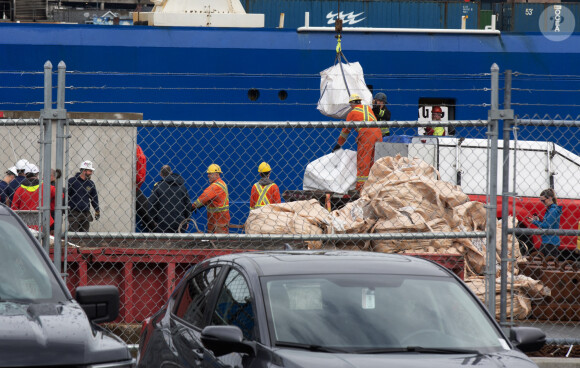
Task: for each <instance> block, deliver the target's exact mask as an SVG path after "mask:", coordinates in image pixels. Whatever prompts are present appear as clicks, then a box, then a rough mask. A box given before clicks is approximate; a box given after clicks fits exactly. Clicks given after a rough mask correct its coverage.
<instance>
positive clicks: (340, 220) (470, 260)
mask: <svg viewBox="0 0 580 368" xmlns="http://www.w3.org/2000/svg"><path fill="white" fill-rule="evenodd" d="M486 222H487V221H486V210H485V208H484V204H483V203H480V202H475V201H471V200H470V199H469V197H468V196H467V195H466V194H465V193H463V191H462V190H461V188H460V187H458V186H456V185H453V184H450V183H448V182H444V181H442V180H440V177H439V173H438V172H437V170H436V169H435V168H433V167H432V166H430V165H428V164H427V163H425V162H424V161H422V160H419V159H412V158H407V157H401V156H396V157H383V158H381V159H379V160H377V161H376V162H375V163H374V165H373V167H372V169H371V172H370V174H369V178H368V181H367V182H366V184H365V186H364V188H363V190H362V192H361V195H360V198H359V199H358V200H356V201H353V202H350V203H348V204H347V205H346V206H344V207H343V208H341V209H338V210H335V211H332V212H330V213H329V212H328V211H327V210H325V209H324V208H323V207H322V206H321V205H320V203H319V202H318V201H317V200H315V199H312V200H309V201H297V202H289V203H282V204H272V205H268V206H265V207H262V208H259V209H255V210H253V211H251V213H250V215H249V216H248V219H247V221H246V226H245V229H246V232H247V233H249V234H325V233H326V234H364V233H427V232H470V231H483V230H485V228H486ZM508 223H510V224H511V223H512V221H511V219H510V221H508ZM496 226H497V234H498V236H496V239H497V241H496V250H497V254H496V259H495V261H496V263H497V267H496V269H497V272H498V274H497V276H498V277H499V272H500V267H499V264H500V254H501V236H499V234H501V222H500V221H497V225H496ZM512 244H513V246H512ZM308 246H309V248H311V249H316V248H328V247H332V248H339V249H357V250H366V251H374V252H385V253H403V254H425V253H427V254H433V253H436V254H455V255H457V254H459V255H462V256H463V257H464V259H465V267H466V269H465V281H466V283H467V285H468V286H469V287H470V288H471V289H472V290H473V291H474V292H475V293H476V294H477V295H478V296H479V297H480V298H482V299H483V297H484V294H485V280H484V278H483V277H482V276H483V274H484V271H485V266H486V251H487V250H486V240H485V239H482V238H474V239H470V238H456V239H451V238H448V239H416V240H374V241H370V240H367V241H363V240H359V241H357V240H354V241H348V242H340V243H338V242H333V243H332V244H323V243H322V242H317V241H312V242H309V243H308ZM508 254H509V255H510V257H511V258H512V259H515V260H516V262H515V264H513V265H512V264H508V267H509V268H508V270H509V271H508V272H511V270H512V267H513V274H514V278H515V280H516V281H515V282H514V284H513V285H512V286H511V287H513V291H514V293H513V295H514V302H513V307H514V311H513V312H514V316H515V317H516V318H526V317H527V316H528V315H529V314H530V313H531V298H538V297H540V298H541V297H546V296H549V295H550V290H549V289H548V288H547V287H545V286H543V285H542V284H541V283H540V282H539V281H537V280H533V279H531V278H529V277H526V276H524V275H520V274H519V273H520V272H519V269H518V263H520V262H523V261H524V260H523V257H522V255H521V254H520V250H519V245H518V242H517V240H516V239H512V236H511V235H510V236H509V237H508ZM496 285H497V287H496V290H497V293H499V279H498V280H497V284H496ZM498 301H499V298H498ZM496 312H497V314H498V315H499V308H498V310H497V311H496Z"/></svg>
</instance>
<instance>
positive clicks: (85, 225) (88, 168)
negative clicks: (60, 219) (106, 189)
mask: <svg viewBox="0 0 580 368" xmlns="http://www.w3.org/2000/svg"><path fill="white" fill-rule="evenodd" d="M79 168H80V171H79V172H78V173H77V174H76V175H75V176H74V177H72V178H69V179H68V206H69V213H68V222H69V226H68V230H69V231H76V232H88V231H89V228H90V224H91V222H92V221H93V216H92V215H91V205H92V206H93V208H94V210H95V217H94V219H95V220H98V219H99V218H100V217H101V211H100V209H99V195H98V193H97V187H96V185H95V183H94V182H93V181H92V180H91V176H92V175H93V171H94V170H95V168H94V167H93V163H92V162H91V161H83V162H82V163H81V164H80V166H79Z"/></svg>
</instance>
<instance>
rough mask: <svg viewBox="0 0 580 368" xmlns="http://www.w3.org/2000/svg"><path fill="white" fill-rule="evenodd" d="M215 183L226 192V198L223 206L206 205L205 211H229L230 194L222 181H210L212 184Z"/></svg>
mask: <svg viewBox="0 0 580 368" xmlns="http://www.w3.org/2000/svg"><path fill="white" fill-rule="evenodd" d="M213 184H215V185H217V186H219V187H220V188H222V190H223V191H224V192H225V193H226V200H225V203H224V205H223V206H220V207H212V206H207V212H209V213H216V212H225V211H229V210H230V196H229V194H228V187H227V186H225V184H222V183H218V182H214V183H212V185H213Z"/></svg>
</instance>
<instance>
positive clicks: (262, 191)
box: [250, 183, 274, 210]
mask: <svg viewBox="0 0 580 368" xmlns="http://www.w3.org/2000/svg"><path fill="white" fill-rule="evenodd" d="M272 185H274V184H273V183H272V184H268V185H266V186H265V187H263V186H261V185H260V183H256V184H254V188H256V191H257V192H258V200H257V201H256V205H255V206H254V207H250V209H251V210H253V209H255V208H260V207H264V206H265V205H267V204H270V200H269V199H268V196H267V195H266V194H268V191H269V190H270V188H271V187H272Z"/></svg>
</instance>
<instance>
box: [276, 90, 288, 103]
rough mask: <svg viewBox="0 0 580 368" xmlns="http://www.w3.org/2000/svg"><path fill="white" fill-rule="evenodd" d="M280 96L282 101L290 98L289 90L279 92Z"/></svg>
mask: <svg viewBox="0 0 580 368" xmlns="http://www.w3.org/2000/svg"><path fill="white" fill-rule="evenodd" d="M278 98H279V99H280V101H284V100H285V99H287V98H288V92H286V91H280V92H278Z"/></svg>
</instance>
